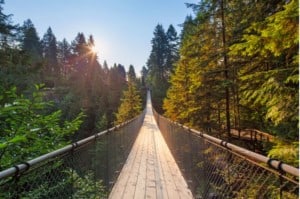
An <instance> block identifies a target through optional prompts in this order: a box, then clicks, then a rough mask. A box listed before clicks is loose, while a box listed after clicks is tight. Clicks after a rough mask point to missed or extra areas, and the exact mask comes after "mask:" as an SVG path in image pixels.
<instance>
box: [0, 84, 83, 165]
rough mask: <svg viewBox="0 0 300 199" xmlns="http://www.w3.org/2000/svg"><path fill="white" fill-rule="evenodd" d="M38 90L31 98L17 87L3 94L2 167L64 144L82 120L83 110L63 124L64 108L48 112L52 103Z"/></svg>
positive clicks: (0, 95)
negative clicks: (44, 98) (46, 100)
mask: <svg viewBox="0 0 300 199" xmlns="http://www.w3.org/2000/svg"><path fill="white" fill-rule="evenodd" d="M39 89H40V87H39V86H37V87H36V91H35V92H34V93H33V94H32V96H31V98H30V99H29V98H25V97H24V96H22V95H18V94H16V88H15V87H14V88H12V89H10V90H8V91H4V92H2V93H0V104H1V106H0V118H1V119H0V128H1V139H0V141H1V142H0V160H1V167H2V169H3V168H5V167H8V166H11V165H13V164H17V163H20V162H21V161H24V160H29V159H32V158H35V157H38V156H40V155H42V154H45V153H48V152H50V151H52V150H54V149H58V148H61V147H63V146H65V145H66V144H67V143H69V136H70V135H72V134H73V133H74V132H75V131H76V130H78V128H79V126H80V124H81V123H82V117H83V114H82V113H81V114H79V115H78V116H77V117H76V118H75V119H73V120H72V121H65V122H63V123H62V122H61V114H62V113H61V111H59V110H58V111H54V112H52V113H47V109H49V107H50V106H51V103H49V102H44V101H43V100H42V95H41V92H40V90H39ZM11 157H13V159H12V158H11Z"/></svg>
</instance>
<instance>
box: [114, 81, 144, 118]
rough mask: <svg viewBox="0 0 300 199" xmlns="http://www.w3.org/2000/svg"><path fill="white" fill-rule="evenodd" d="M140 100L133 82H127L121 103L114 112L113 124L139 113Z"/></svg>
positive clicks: (140, 108) (140, 107)
mask: <svg viewBox="0 0 300 199" xmlns="http://www.w3.org/2000/svg"><path fill="white" fill-rule="evenodd" d="M141 110H142V100H141V97H140V95H139V93H138V91H137V88H136V85H135V84H134V83H129V85H128V89H127V90H125V91H124V92H123V97H122V99H121V105H120V106H119V108H118V112H117V114H116V122H115V124H120V123H123V122H125V121H128V120H130V119H133V118H134V117H135V116H137V115H138V114H140V112H141Z"/></svg>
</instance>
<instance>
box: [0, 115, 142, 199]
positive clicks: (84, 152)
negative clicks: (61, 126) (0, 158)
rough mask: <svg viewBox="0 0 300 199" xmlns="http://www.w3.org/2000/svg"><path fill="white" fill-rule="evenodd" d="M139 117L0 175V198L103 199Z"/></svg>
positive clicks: (131, 137)
mask: <svg viewBox="0 0 300 199" xmlns="http://www.w3.org/2000/svg"><path fill="white" fill-rule="evenodd" d="M143 117H144V113H142V114H141V115H140V116H138V117H136V118H135V119H133V120H131V121H128V122H125V123H123V124H121V125H118V126H115V127H113V128H111V129H108V130H106V131H103V132H100V133H97V134H95V135H93V136H90V137H88V138H86V139H83V140H81V141H78V142H76V143H73V144H71V145H68V146H66V147H64V148H61V149H59V150H56V151H54V152H51V153H48V154H46V155H43V156H40V157H38V158H36V159H33V160H31V161H28V162H24V163H21V164H19V165H16V166H14V167H11V168H9V169H6V170H4V171H2V172H0V198H11V199H17V198H28V199H35V198H43V199H45V198H49V199H50V198H51V199H52V198H64V199H65V198H78V199H79V198H80V199H81V198H107V197H108V192H109V190H110V189H111V188H112V185H113V184H114V181H115V180H116V179H117V177H118V174H119V172H120V170H121V169H122V166H123V164H124V163H125V161H126V159H127V156H128V154H129V152H130V149H131V147H132V145H133V143H134V141H135V139H136V136H137V134H138V132H139V129H140V127H141V125H142V122H143Z"/></svg>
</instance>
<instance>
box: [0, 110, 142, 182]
mask: <svg viewBox="0 0 300 199" xmlns="http://www.w3.org/2000/svg"><path fill="white" fill-rule="evenodd" d="M143 114H145V111H143V112H142V113H141V114H140V115H138V116H136V117H135V118H133V119H131V120H128V121H126V122H123V123H121V124H119V125H116V126H114V127H112V128H109V129H106V130H104V131H101V132H99V133H96V134H94V135H92V136H89V137H87V138H84V139H82V140H79V141H77V142H74V143H72V144H68V145H67V146H65V147H62V148H60V149H57V150H55V151H52V152H50V153H47V154H44V155H42V156H39V157H37V158H35V159H32V160H29V161H27V162H23V163H21V164H18V165H15V166H13V167H10V168H8V169H5V170H3V171H0V179H2V178H6V177H10V176H13V175H16V174H18V173H22V172H23V171H27V170H28V169H29V168H30V167H32V166H34V165H37V164H38V163H41V162H44V161H46V160H49V159H51V158H54V157H58V156H62V155H64V154H67V153H68V152H70V151H73V150H76V149H77V148H79V147H81V146H83V145H85V144H88V143H90V142H92V141H94V140H95V139H97V138H98V137H100V136H103V135H106V134H108V133H109V132H112V131H115V130H117V129H119V128H121V127H123V126H126V125H127V124H129V123H131V122H133V121H134V120H136V119H138V118H139V117H141V116H142V115H143Z"/></svg>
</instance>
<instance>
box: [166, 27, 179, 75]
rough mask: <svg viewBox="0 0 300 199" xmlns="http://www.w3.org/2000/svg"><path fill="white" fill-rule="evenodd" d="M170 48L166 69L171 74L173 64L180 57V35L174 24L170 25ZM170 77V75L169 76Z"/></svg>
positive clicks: (168, 35)
mask: <svg viewBox="0 0 300 199" xmlns="http://www.w3.org/2000/svg"><path fill="white" fill-rule="evenodd" d="M166 35H167V39H168V49H167V54H166V71H167V73H169V75H171V72H172V70H173V65H174V63H176V62H177V61H178V59H179V51H178V47H179V37H178V36H177V32H176V30H175V28H174V26H173V25H170V26H169V28H168V30H167V32H166ZM168 78H169V77H168Z"/></svg>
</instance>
